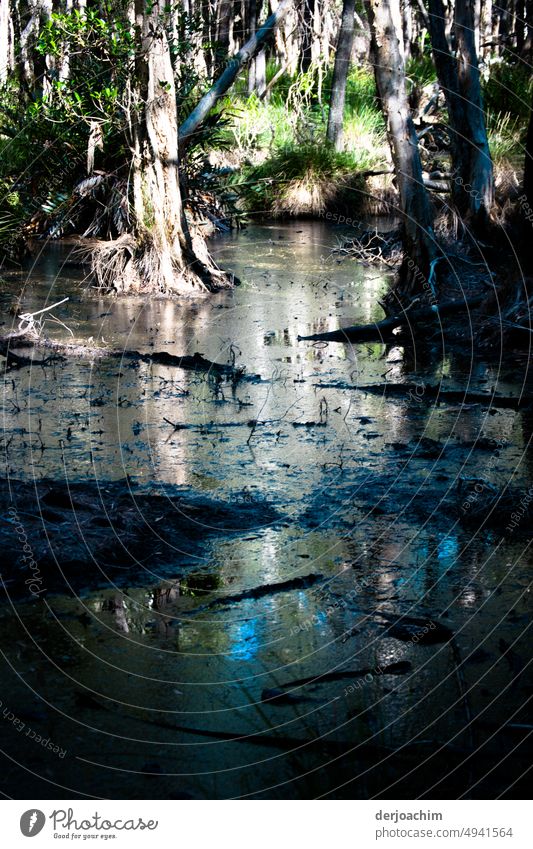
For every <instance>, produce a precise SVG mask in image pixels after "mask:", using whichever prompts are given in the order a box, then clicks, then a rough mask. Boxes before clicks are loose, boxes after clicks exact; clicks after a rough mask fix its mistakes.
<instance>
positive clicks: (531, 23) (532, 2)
mask: <svg viewBox="0 0 533 849" xmlns="http://www.w3.org/2000/svg"><path fill="white" fill-rule="evenodd" d="M522 58H523V59H525V60H526V61H527V62H531V61H532V60H533V0H526V28H525V37H524V46H523V48H522Z"/></svg>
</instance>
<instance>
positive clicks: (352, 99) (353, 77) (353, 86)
mask: <svg viewBox="0 0 533 849" xmlns="http://www.w3.org/2000/svg"><path fill="white" fill-rule="evenodd" d="M346 107H347V110H348V111H349V112H352V113H354V112H359V111H361V110H375V111H376V112H377V111H378V105H377V93H376V81H375V79H374V72H373V71H372V69H371V68H365V67H361V66H359V65H356V66H353V67H352V68H351V70H350V73H349V74H348V79H347V80H346Z"/></svg>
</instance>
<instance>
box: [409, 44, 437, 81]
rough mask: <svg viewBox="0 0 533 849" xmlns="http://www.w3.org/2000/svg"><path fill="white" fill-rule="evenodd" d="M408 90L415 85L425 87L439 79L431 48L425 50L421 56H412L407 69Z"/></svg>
mask: <svg viewBox="0 0 533 849" xmlns="http://www.w3.org/2000/svg"><path fill="white" fill-rule="evenodd" d="M405 71H406V77H407V83H408V91H409V90H410V89H412V88H414V87H415V86H417V87H418V88H425V87H426V86H427V85H431V83H434V82H435V81H436V79H437V72H436V70H435V65H434V62H433V56H432V55H431V50H428V51H426V52H424V53H423V54H422V55H421V56H411V58H410V59H409V60H408V62H407V67H406V69H405Z"/></svg>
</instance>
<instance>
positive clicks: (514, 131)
mask: <svg viewBox="0 0 533 849" xmlns="http://www.w3.org/2000/svg"><path fill="white" fill-rule="evenodd" d="M525 132H526V128H525V126H524V123H523V121H521V120H520V118H519V117H515V116H512V115H511V113H510V112H498V113H489V114H488V115H487V135H488V138H489V147H490V152H491V155H492V158H493V159H494V160H495V161H496V162H497V161H501V160H504V159H511V158H513V157H516V156H520V157H523V155H524V144H525Z"/></svg>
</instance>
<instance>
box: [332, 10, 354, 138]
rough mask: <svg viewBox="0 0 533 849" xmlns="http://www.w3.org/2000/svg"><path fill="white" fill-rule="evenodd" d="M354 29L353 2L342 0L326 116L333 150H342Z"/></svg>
mask: <svg viewBox="0 0 533 849" xmlns="http://www.w3.org/2000/svg"><path fill="white" fill-rule="evenodd" d="M354 27H355V0H344V3H343V7H342V19H341V25H340V29H339V37H338V40H337V50H336V52H335V67H334V69H333V80H332V83H331V99H330V105H329V115H328V130H327V138H328V141H329V142H331V144H333V146H334V147H335V150H342V135H343V123H344V103H345V100H346V80H347V79H348V71H349V68H350V59H351V56H352V47H353V37H354Z"/></svg>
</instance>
